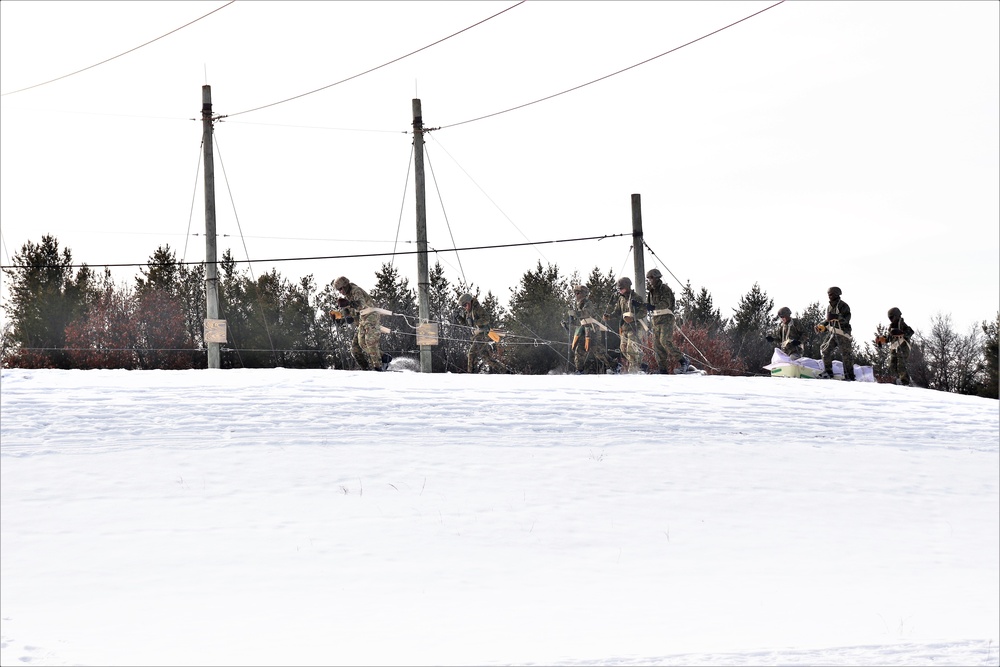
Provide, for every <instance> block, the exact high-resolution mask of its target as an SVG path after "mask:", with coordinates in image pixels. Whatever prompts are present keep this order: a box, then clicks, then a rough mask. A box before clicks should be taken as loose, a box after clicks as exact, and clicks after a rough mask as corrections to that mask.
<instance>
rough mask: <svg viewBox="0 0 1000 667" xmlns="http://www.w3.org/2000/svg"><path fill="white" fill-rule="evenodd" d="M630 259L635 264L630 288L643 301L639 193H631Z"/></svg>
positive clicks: (642, 251) (644, 266)
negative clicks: (633, 282) (633, 280)
mask: <svg viewBox="0 0 1000 667" xmlns="http://www.w3.org/2000/svg"><path fill="white" fill-rule="evenodd" d="M632 261H633V264H634V265H635V284H634V285H633V286H632V288H633V289H634V290H635V293H636V294H638V295H639V298H640V299H642V300H643V301H645V300H646V260H645V254H644V246H643V244H642V201H641V198H640V197H639V195H632Z"/></svg>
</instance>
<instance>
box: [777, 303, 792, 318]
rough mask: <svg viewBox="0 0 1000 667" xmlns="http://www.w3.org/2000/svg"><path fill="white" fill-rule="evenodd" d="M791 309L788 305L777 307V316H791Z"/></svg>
mask: <svg viewBox="0 0 1000 667" xmlns="http://www.w3.org/2000/svg"><path fill="white" fill-rule="evenodd" d="M791 316H792V309H791V308H789V307H788V306H782V307H781V308H779V309H778V317H791Z"/></svg>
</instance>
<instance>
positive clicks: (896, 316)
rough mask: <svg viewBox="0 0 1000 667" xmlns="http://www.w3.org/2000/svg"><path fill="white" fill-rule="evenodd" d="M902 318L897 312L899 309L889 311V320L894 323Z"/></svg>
mask: <svg viewBox="0 0 1000 667" xmlns="http://www.w3.org/2000/svg"><path fill="white" fill-rule="evenodd" d="M902 316H903V313H901V312H900V311H899V308H890V309H889V319H890V320H893V321H895V320H898V319H899V318H900V317H902Z"/></svg>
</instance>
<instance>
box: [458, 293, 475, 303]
mask: <svg viewBox="0 0 1000 667" xmlns="http://www.w3.org/2000/svg"><path fill="white" fill-rule="evenodd" d="M467 303H472V295H471V294H469V293H465V294H463V295H462V296H460V297H458V305H460V306H464V305H465V304H467Z"/></svg>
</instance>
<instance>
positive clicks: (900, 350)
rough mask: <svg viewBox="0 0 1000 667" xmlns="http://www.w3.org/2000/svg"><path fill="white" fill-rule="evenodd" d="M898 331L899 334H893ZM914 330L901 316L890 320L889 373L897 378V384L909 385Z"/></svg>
mask: <svg viewBox="0 0 1000 667" xmlns="http://www.w3.org/2000/svg"><path fill="white" fill-rule="evenodd" d="M894 331H898V332H899V333H893V332H894ZM911 338H913V329H911V328H910V325H908V324H907V323H906V322H905V321H904V320H903V316H902V315H899V316H898V317H897V318H896V319H895V320H892V319H890V320H889V341H888V342H889V372H890V373H892V374H893V375H895V376H896V384H901V385H904V386H906V385H909V384H910V375H909V374H908V373H907V372H906V363H907V362H908V361H909V360H910V339H911Z"/></svg>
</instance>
